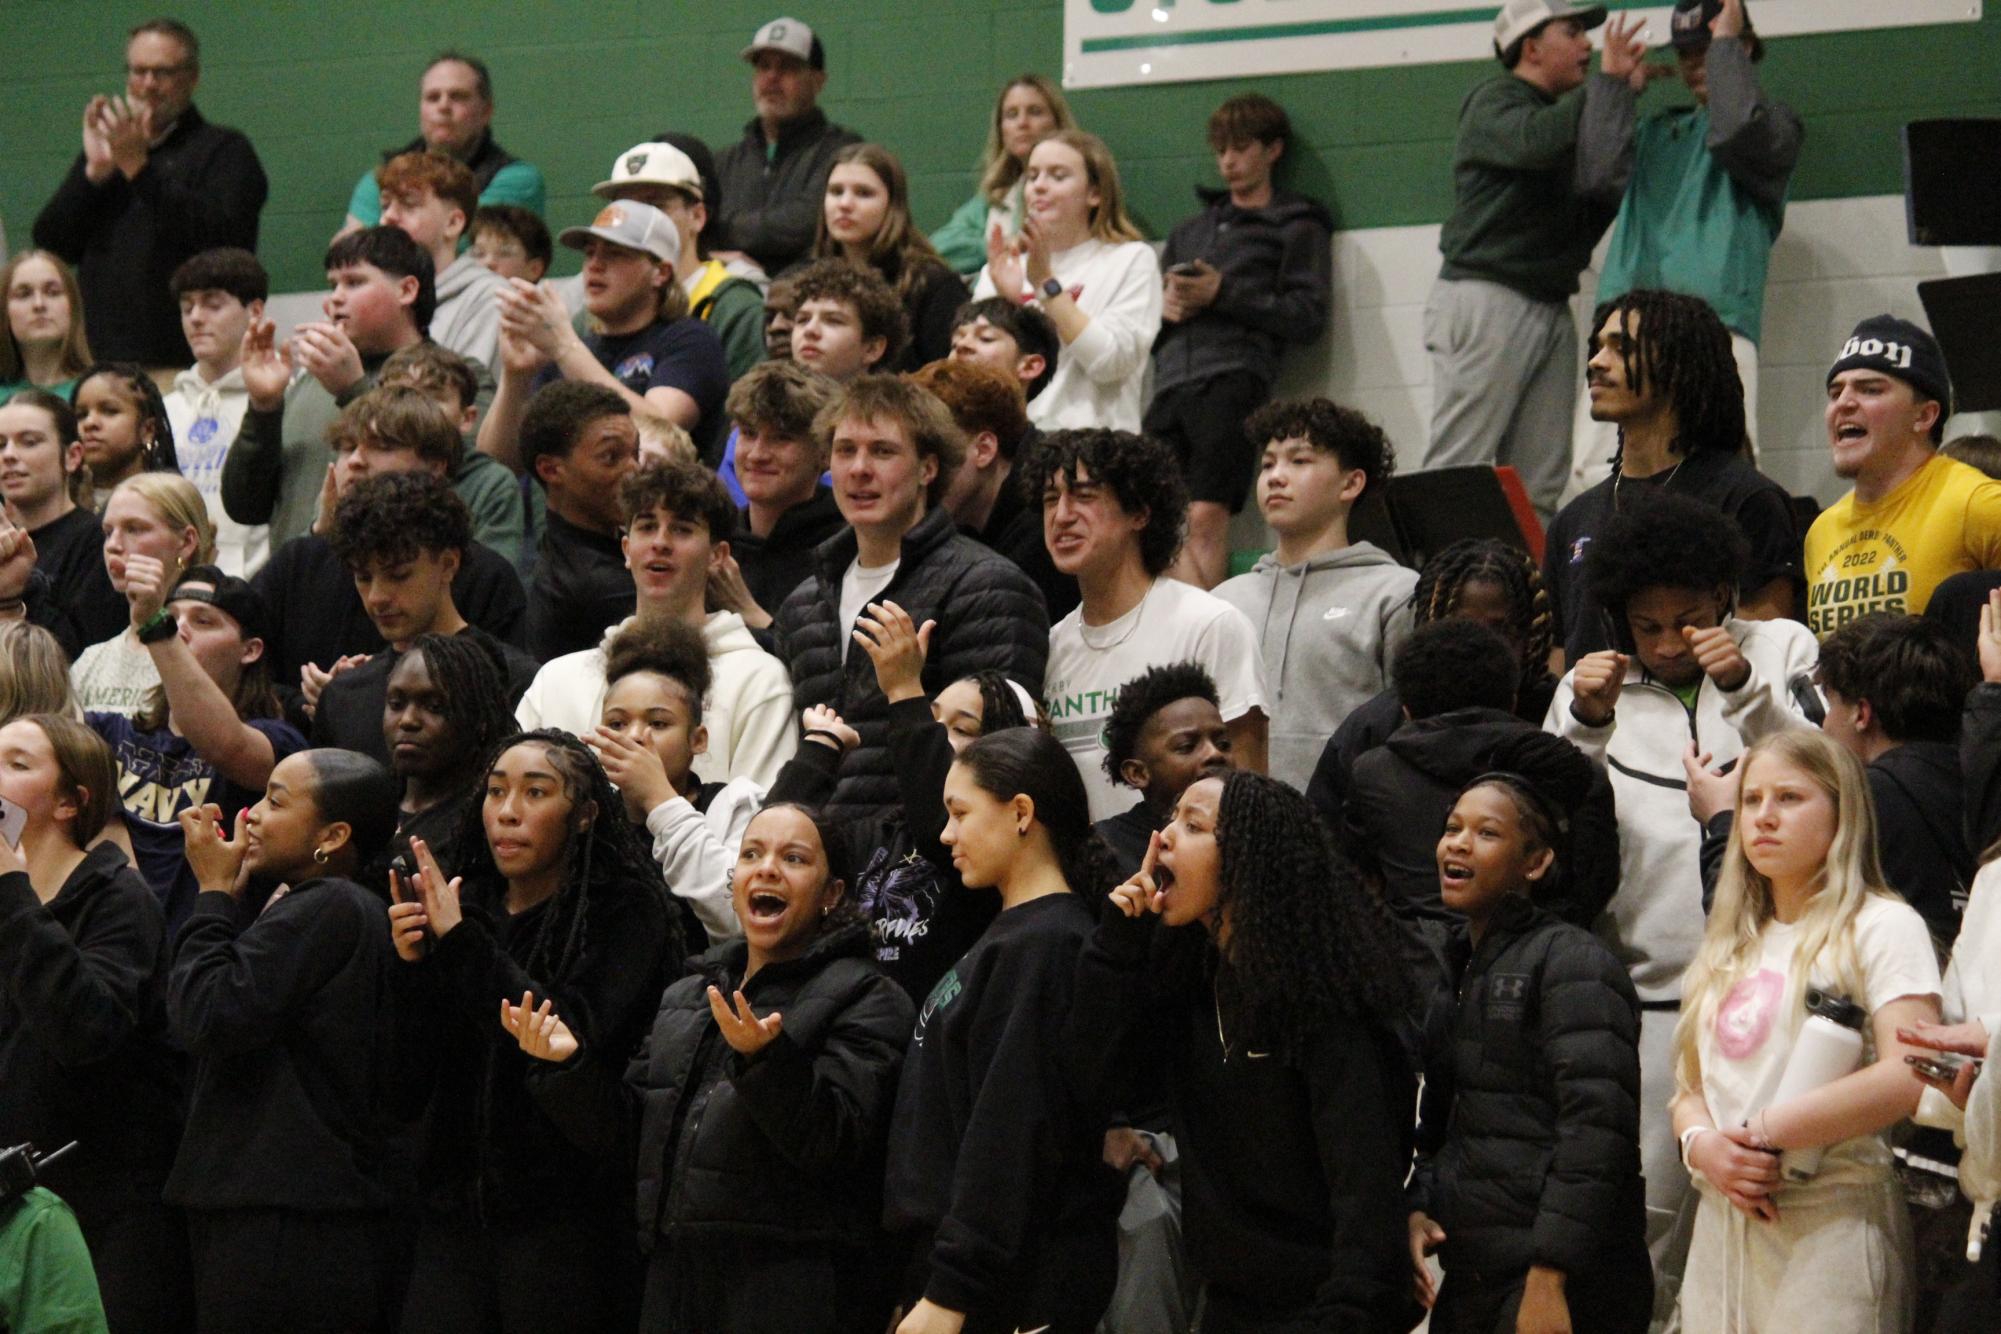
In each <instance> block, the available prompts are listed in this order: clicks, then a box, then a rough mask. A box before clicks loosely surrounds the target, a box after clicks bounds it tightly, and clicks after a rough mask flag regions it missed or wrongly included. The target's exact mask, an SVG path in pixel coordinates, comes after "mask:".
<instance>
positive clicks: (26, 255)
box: [0, 250, 97, 383]
mask: <svg viewBox="0 0 2001 1334" xmlns="http://www.w3.org/2000/svg"><path fill="white" fill-rule="evenodd" d="M31 259H45V260H47V261H48V262H49V267H50V268H52V269H54V270H55V271H56V277H57V278H58V279H59V280H60V281H61V282H62V285H63V294H64V295H65V296H67V297H68V298H69V332H68V333H66V334H64V335H63V350H62V363H61V369H62V373H63V375H64V376H65V377H66V378H70V379H74V378H75V377H77V376H79V375H82V374H83V373H84V372H85V371H87V370H89V369H90V367H91V366H92V364H93V363H94V362H95V361H96V360H97V359H96V358H95V357H93V356H91V355H90V342H89V340H88V339H86V338H85V337H84V336H83V289H82V288H81V287H78V286H77V285H76V271H75V270H73V269H71V268H70V266H69V265H67V264H65V263H63V258H62V256H61V255H57V254H52V253H51V252H49V251H47V250H23V251H22V252H21V253H20V254H18V255H16V256H14V257H13V258H12V259H10V260H8V261H7V262H6V264H5V265H0V296H5V295H6V294H7V293H8V292H11V291H12V290H13V289H14V274H15V273H16V272H17V271H18V270H19V269H20V267H21V266H22V265H23V264H26V263H27V262H28V261H29V260H31ZM27 373H28V366H27V361H26V359H25V358H24V357H23V356H22V355H21V345H20V344H19V343H17V342H15V341H14V322H13V321H12V320H0V383H4V382H6V381H10V380H18V379H20V378H21V377H22V376H24V375H26V374H27Z"/></svg>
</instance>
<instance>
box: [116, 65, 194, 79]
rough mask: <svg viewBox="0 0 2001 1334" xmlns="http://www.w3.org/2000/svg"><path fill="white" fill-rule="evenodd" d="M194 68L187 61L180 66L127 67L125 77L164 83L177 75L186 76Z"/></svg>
mask: <svg viewBox="0 0 2001 1334" xmlns="http://www.w3.org/2000/svg"><path fill="white" fill-rule="evenodd" d="M192 68H193V66H192V65H190V64H189V63H187V62H185V61H184V62H182V63H181V64H178V65H127V66H126V67H125V75H126V77H127V78H129V79H133V80H140V81H143V80H146V79H153V80H156V81H158V82H161V83H164V82H166V81H167V80H168V79H171V78H174V77H175V76H177V75H181V74H186V73H187V72H188V71H189V70H190V69H192Z"/></svg>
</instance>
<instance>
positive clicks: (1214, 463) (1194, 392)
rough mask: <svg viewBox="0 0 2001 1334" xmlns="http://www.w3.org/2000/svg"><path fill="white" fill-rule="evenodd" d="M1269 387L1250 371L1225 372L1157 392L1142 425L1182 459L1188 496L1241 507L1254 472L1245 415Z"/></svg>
mask: <svg viewBox="0 0 2001 1334" xmlns="http://www.w3.org/2000/svg"><path fill="white" fill-rule="evenodd" d="M1270 397H1271V387H1270V386H1269V385H1267V384H1266V383H1265V382H1264V380H1263V379H1262V378H1260V377H1259V376H1257V375H1256V374H1254V373H1252V372H1250V371H1228V372H1226V373H1224V374H1222V375H1218V376H1214V377H1212V378H1210V379H1207V380H1196V381H1193V382H1191V383H1189V384H1178V385H1175V386H1174V387H1173V388H1172V389H1168V390H1165V391H1163V392H1161V393H1158V394H1155V395H1154V398H1153V404H1152V406H1151V407H1149V408H1147V410H1146V420H1145V421H1144V422H1143V423H1141V427H1140V429H1142V430H1143V431H1145V432H1146V433H1147V434H1148V435H1150V436H1152V437H1154V438H1155V439H1156V440H1159V441H1160V442H1161V443H1162V444H1164V445H1166V446H1167V447H1168V448H1170V449H1172V450H1173V451H1174V453H1175V457H1177V458H1179V459H1180V460H1181V475H1182V477H1183V478H1184V479H1186V481H1187V482H1188V498H1189V499H1190V500H1206V501H1209V502H1211V503H1213V504H1217V505H1228V506H1229V507H1230V513H1232V514H1235V513H1236V512H1237V511H1239V510H1241V509H1243V507H1244V501H1245V500H1246V499H1247V498H1249V496H1250V494H1251V479H1252V478H1253V477H1254V476H1256V475H1257V468H1258V454H1259V452H1260V450H1259V448H1258V446H1257V445H1253V444H1252V443H1251V440H1250V437H1248V436H1246V435H1245V434H1244V419H1245V418H1247V417H1249V416H1250V415H1251V414H1252V413H1253V412H1256V411H1257V410H1258V409H1259V408H1261V407H1263V406H1264V403H1265V400H1266V399H1268V398H1270Z"/></svg>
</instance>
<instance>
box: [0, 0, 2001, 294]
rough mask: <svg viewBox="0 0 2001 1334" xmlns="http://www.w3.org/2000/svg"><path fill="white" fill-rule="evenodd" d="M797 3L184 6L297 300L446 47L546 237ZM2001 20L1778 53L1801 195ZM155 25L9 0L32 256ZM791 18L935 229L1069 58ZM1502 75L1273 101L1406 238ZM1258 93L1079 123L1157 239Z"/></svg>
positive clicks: (834, 104)
mask: <svg viewBox="0 0 2001 1334" xmlns="http://www.w3.org/2000/svg"><path fill="white" fill-rule="evenodd" d="M778 3H780V0H702V3H695V2H694V0H592V2H591V3H588V4H575V3H564V4H539V3H538V4H530V3H502V2H501V0H457V3H452V4H449V5H447V4H438V3H428V4H415V3H408V2H407V0H404V2H398V0H321V2H320V3H299V2H298V0H266V2H264V3H253V2H250V0H241V2H237V0H232V2H231V3H208V4H184V5H182V6H180V7H179V8H178V10H177V11H176V12H178V13H180V14H181V15H182V16H183V17H184V18H185V19H187V20H188V21H189V22H190V23H192V24H193V25H194V26H195V28H196V30H197V31H198V32H200V34H201V36H202V40H203V46H204V66H205V74H204V83H203V87H202V91H201V93H200V97H199V100H200V104H201V106H202V108H203V110H204V112H205V113H206V114H207V115H209V116H210V117H211V118H212V119H215V120H219V121H221V122H223V123H225V124H229V125H235V126H238V127H239V128H242V129H244V130H246V131H248V132H249V133H250V135H251V137H252V139H253V140H254V141H255V142H256V144H257V148H258V152H259V153H260V155H261V156H262V157H263V160H264V165H265V169H266V171H267V172H268V173H269V174H270V176H271V182H272V195H271V201H270V203H269V204H268V205H267V206H266V208H265V212H264V234H263V251H264V255H265V259H266V262H267V263H268V264H269V265H270V267H271V269H272V272H273V276H274V278H275V280H276V282H277V284H278V285H279V286H280V287H281V288H294V289H296V288H304V287H311V286H316V285H317V284H318V282H319V277H320V262H319V261H320V254H321V251H322V249H323V248H324V243H325V240H326V238H327V237H328V236H329V235H330V234H331V233H332V232H333V230H334V229H335V227H337V226H338V225H339V222H340V219H341V214H342V206H343V205H344V204H345V203H346V200H347V195H348V191H349V189H350V187H351V186H352V185H353V183H354V179H355V177H356V176H357V175H359V173H360V172H361V171H362V169H363V168H365V167H367V166H369V165H371V164H372V163H373V162H374V161H375V155H376V153H377V152H378V151H379V150H380V149H382V148H384V147H387V146H389V145H392V144H397V143H401V142H403V141H404V140H406V139H408V138H409V137H410V136H411V135H412V134H414V133H415V132H416V84H417V76H418V72H419V70H420V68H421V66H422V64H423V62H424V60H425V58H426V57H427V56H428V55H429V54H430V53H431V52H432V51H434V50H436V49H438V48H440V47H443V46H446V45H456V46H462V47H464V48H465V49H467V50H469V51H473V52H476V53H479V54H481V55H483V56H484V57H485V58H486V60H487V61H488V62H489V64H491V66H492V67H493V71H494V80H495V85H496V92H497V97H498V101H499V104H500V111H499V116H498V119H497V122H496V125H497V129H498V132H499V135H500V137H501V140H502V141H503V142H504V143H505V144H506V145H507V146H508V147H509V148H510V149H511V150H513V151H514V152H515V153H516V154H518V155H520V156H522V157H525V158H527V159H529V160H531V161H533V162H535V163H537V164H539V165H540V166H541V167H542V169H543V171H544V172H545V173H546V175H547V176H548V178H549V183H550V201H549V202H550V221H551V222H552V223H554V224H556V225H557V226H564V225H569V224H571V223H575V222H578V221H582V220H583V219H584V218H585V217H587V216H588V214H589V213H590V211H591V205H590V203H589V201H588V198H587V191H588V190H589V188H590V186H591V185H592V183H594V182H596V181H598V180H600V179H602V175H603V172H604V170H605V168H606V167H607V166H608V164H609V163H610V162H611V159H612V157H613V156H614V155H615V154H616V153H618V152H619V151H620V150H622V149H624V148H625V147H626V146H627V145H629V144H631V143H633V142H636V141H638V140H639V139H642V138H644V137H645V136H647V135H648V134H651V133H653V132H655V131H657V130H660V129H664V128H668V127H670V126H671V127H675V128H681V129H686V130H692V131H694V132H696V133H698V134H701V135H703V136H704V137H706V138H707V139H708V140H709V141H710V143H711V144H714V145H717V146H720V145H722V144H725V143H727V142H729V141H731V140H733V139H734V138H736V137H737V135H738V134H739V133H740V132H741V126H742V124H743V122H744V120H745V119H746V118H747V117H748V116H749V114H750V98H749V92H748V76H747V73H746V70H745V67H744V66H743V65H742V64H741V63H739V62H738V60H737V58H736V54H737V51H738V50H739V49H740V48H741V47H742V45H743V43H744V42H745V41H746V40H747V39H748V37H749V35H750V33H751V32H752V31H753V30H754V29H755V27H756V25H757V24H758V23H759V22H760V21H761V20H763V19H766V18H770V17H772V16H773V14H774V11H775V10H776V9H777V5H778ZM1988 11H1989V12H1988V16H1987V17H1986V18H1985V19H1983V20H1982V21H1980V22H1978V23H1974V24H1948V25H1943V26H1934V27H1923V28H1908V29H1900V30H1889V31H1878V32H1858V33H1837V34H1832V35H1827V36H1815V37H1801V38H1791V39H1784V40H1781V41H1779V42H1777V43H1775V44H1774V47H1773V50H1772V52H1771V55H1770V57H1769V58H1768V60H1767V62H1766V71H1767V73H1766V78H1767V81H1768V84H1769V86H1770V87H1771V89H1772V90H1773V91H1774V92H1775V93H1776V94H1777V95H1778V96H1780V97H1782V98H1784V99H1786V100H1787V101H1789V102H1791V103H1792V104H1793V105H1794V106H1796V107H1798V108H1799V109H1800V111H1801V112H1802V113H1803V114H1804V115H1805V116H1806V118H1807V123H1808V127H1809V135H1808V140H1807V148H1806V155H1805V157H1804V159H1803V160H1802V162H1801V164H1800V171H1799V177H1798V180H1797V182H1796V185H1795V195H1796V196H1797V197H1800V198H1824V197H1830V196H1833V197H1839V196H1847V195H1858V194H1880V193H1887V192H1894V191H1896V190H1898V189H1900V188H1901V182H1900V173H1899V155H1898V147H1897V130H1898V127H1899V126H1900V125H1901V124H1902V123H1903V122H1904V121H1906V120H1910V119H1914V118H1918V117H1924V116H1935V115H1944V114H1955V115H1997V114H2001V79H1998V78H1997V77H1996V76H1997V74H2001V6H1994V5H1990V6H1988ZM157 12H159V7H158V6H156V5H155V4H153V3H150V2H149V3H144V4H128V3H124V0H0V31H4V32H5V33H6V35H7V56H8V59H7V62H6V63H7V85H8V86H7V93H6V96H5V98H4V99H0V217H4V219H5V221H6V223H7V227H8V233H9V239H10V240H11V242H12V243H13V244H14V245H15V246H16V247H19V246H22V245H25V244H26V243H27V238H28V233H29V230H30V228H31V226H32V224H33V221H34V216H35V213H36V212H37V210H38V209H39V208H40V207H41V204H42V201H43V200H44V199H46V198H47V196H48V194H49V193H50V192H51V191H52V190H53V189H54V188H55V185H56V182H57V181H58V180H59V179H60V177H61V174H62V172H63V171H64V170H65V169H66V166H67V164H68V162H69V160H70V158H71V157H72V156H73V155H74V154H75V152H76V142H77V133H78V118H79V115H80V112H81V109H82V106H83V103H84V101H85V100H86V99H87V98H88V97H89V96H90V95H91V94H92V93H94V92H100V91H107V92H108V91H115V90H117V88H118V87H119V86H120V85H121V84H122V74H121V69H122V63H121V52H122V34H123V31H124V29H125V27H127V26H129V24H130V23H131V22H133V21H136V20H138V19H141V18H145V17H149V16H150V15H151V14H153V13H157ZM794 12H796V13H798V14H799V16H800V17H803V18H805V19H807V20H808V21H810V22H813V23H815V24H816V25H817V26H818V28H819V30H820V31H821V33H822V34H823V36H824V38H825V39H826V43H827V46H828V50H829V53H830V66H831V71H832V80H831V83H830V85H829V91H828V96H827V99H826V105H827V107H828V110H829V113H830V114H831V115H833V116H834V118H835V119H837V120H839V121H841V122H843V123H845V124H848V125H851V126H853V127H855V128H856V129H858V130H859V131H861V132H862V133H864V134H866V135H869V136H870V137H873V138H877V139H880V140H881V141H883V142H885V143H887V144H889V145H890V146H891V147H892V148H894V149H895V150H896V151H897V152H898V153H900V154H901V155H902V157H903V159H904V162H905V164H906V165H907V167H908V168H909V170H910V173H911V177H912V180H913V190H914V192H915V199H916V206H917V210H918V216H919V220H920V221H921V222H923V223H925V224H926V225H927V226H935V225H936V224H937V223H939V222H942V221H943V219H944V216H945V214H946V213H947V212H949V211H950V209H951V208H952V207H954V206H955V205H957V204H958V203H959V202H960V201H962V200H963V199H964V198H965V197H966V196H967V194H968V193H969V192H970V179H971V171H972V165H973V162H974V160H975V159H976V158H977V156H978V153H979V148H980V144H981V142H982V139H983V136H984V133H985V118H986V116H987V115H988V114H989V110H990V107H991V99H992V97H993V94H994V91H995V89H996V88H997V86H998V85H999V83H1000V82H1002V81H1003V80H1004V79H1005V78H1006V77H1007V76H1008V75H1010V74H1013V73H1015V72H1017V71H1019V70H1022V69H1037V70H1042V71H1045V72H1049V73H1052V74H1053V73H1055V72H1056V71H1057V70H1058V68H1059V66H1060V63H1061V54H1062V29H1063V18H1062V6H1061V4H1060V2H1059V0H1013V2H1012V3H1008V2H1007V0H928V2H927V3H922V4H917V3H903V4H891V3H882V0H845V2H844V3H841V4H838V5H826V4H819V5H814V4H800V5H797V6H796V7H795V9H794ZM1753 12H1754V14H1755V6H1754V8H1753ZM1493 69H1494V66H1492V65H1482V64H1477V63H1475V64H1466V63H1460V64H1450V65H1431V66H1422V67H1415V68H1411V67H1400V68H1393V69H1377V70H1359V71H1349V72H1340V73H1327V74H1302V75H1288V76H1284V77H1276V78H1272V79H1268V80H1263V81H1261V82H1259V83H1258V84H1257V86H1259V87H1261V88H1262V89H1263V90H1264V91H1266V92H1268V93H1270V94H1272V95H1273V96H1275V97H1277V98H1279V99H1280V100H1281V101H1283V102H1284V103H1285V104H1286V106H1287V107H1288V108H1289V109H1290V111H1291V112H1292V115H1293V119H1294V123H1295V125H1296V126H1297V128H1298V131H1299V134H1300V142H1299V144H1298V146H1297V147H1298V152H1297V154H1296V158H1295V161H1294V164H1293V169H1292V180H1293V183H1294V184H1295V186H1297V187H1298V188H1302V189H1306V190H1309V191H1312V192H1315V193H1318V194H1320V195H1321V196H1322V197H1324V198H1326V199H1327V200H1328V201H1329V202H1330V203H1331V204H1332V205H1333V207H1334V208H1335V210H1336V213H1337V215H1338V217H1339V218H1340V220H1341V223H1342V225H1343V226H1346V227H1370V226H1387V225H1396V224H1406V223H1420V222H1432V221H1437V220H1439V219H1440V218H1442V217H1443V216H1444V214H1445V211H1446V209H1447V208H1448V207H1449V205H1450V200H1451V194H1450V182H1449V179H1448V176H1447V172H1446V162H1447V158H1448V154H1449V149H1450V141H1451V137H1452V130H1453V123H1454V120H1455V117H1456V114H1457V109H1458V104H1459V99H1460V97H1461V96H1462V94H1463V93H1464V91H1465V90H1466V88H1467V87H1468V86H1470V85H1471V84H1472V83H1473V82H1475V81H1476V80H1477V79H1479V78H1482V77H1485V75H1486V74H1487V73H1489V72H1490V71H1492V70H1493ZM1250 86H1252V84H1251V82H1249V81H1225V82H1218V83H1192V84H1169V85H1165V86H1161V87H1157V88H1121V89H1111V90H1105V91H1096V92H1089V93H1082V94H1079V95H1077V96H1076V98H1075V99H1074V105H1075V107H1076V110H1077V112H1078V114H1079V116H1080V117H1081V119H1082V120H1083V122H1084V124H1085V125H1086V126H1088V127H1089V128H1091V129H1093V130H1096V131H1097V132H1099V133H1100V134H1102V135H1104V136H1105V138H1106V139H1107V140H1109V141H1110V143H1111V144H1112V147H1113V149H1114V151H1115V152H1116V153H1117V154H1118V156H1119V160H1120V162H1121V165H1122V168H1123V170H1124V173H1125V177H1126V181H1127V184H1128V189H1129V191H1130V193H1131V195H1132V197H1133V204H1134V207H1135V211H1136V213H1137V214H1138V216H1139V218H1140V220H1141V222H1142V224H1143V225H1144V226H1145V227H1146V229H1147V230H1148V232H1149V233H1150V234H1154V235H1159V234H1161V233H1163V232H1164V231H1165V230H1166V229H1167V228H1169V227H1170V226H1172V225H1173V223H1174V221H1175V220H1176V219H1177V218H1179V217H1180V216H1181V215H1183V214H1184V213H1186V212H1187V211H1188V210H1189V208H1190V196H1189V183H1190V182H1191V181H1193V180H1197V179H1207V178H1208V173H1209V170H1210V168H1209V163H1208V156H1207V152H1206V149H1205V147H1204V144H1203V125H1204V122H1205V120H1206V117H1207V115H1208V113H1209V110H1210V108H1211V107H1212V106H1213V105H1214V104H1215V103H1216V102H1217V101H1218V100H1220V99H1221V98H1222V97H1224V96H1226V95H1228V94H1229V93H1230V92H1234V91H1238V90H1240V89H1242V88H1245V87H1250ZM1665 95H1666V96H1669V97H1672V96H1674V95H1675V94H1674V92H1673V91H1672V89H1670V90H1669V91H1668V92H1667V93H1666V94H1665ZM1649 96H1650V98H1660V97H1662V96H1663V93H1662V90H1661V89H1660V88H1658V87H1657V88H1656V89H1655V90H1654V92H1652V93H1651V94H1649ZM1886 239H1887V238H1886ZM559 267H561V266H560V265H559Z"/></svg>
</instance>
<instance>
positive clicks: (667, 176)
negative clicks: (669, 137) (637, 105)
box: [591, 143, 702, 202]
mask: <svg viewBox="0 0 2001 1334" xmlns="http://www.w3.org/2000/svg"><path fill="white" fill-rule="evenodd" d="M622 185H665V186H671V187H672V188H674V189H676V190H680V191H683V192H684V193H686V194H688V195H689V196H691V197H693V198H694V199H695V200H696V201H698V202H699V201H700V200H701V198H702V173H701V172H700V171H699V170H697V169H696V167H695V160H694V159H693V158H691V157H689V156H688V155H687V154H686V153H683V152H682V151H681V150H680V149H678V148H676V147H674V145H672V144H663V143H646V144H634V145H633V146H632V147H630V148H628V149H626V150H625V151H624V152H623V153H620V154H619V155H618V160H617V161H616V162H613V163H612V164H611V179H610V180H608V181H599V182H598V183H597V184H596V185H593V186H592V187H591V193H592V194H594V195H601V196H603V197H604V198H606V199H609V198H611V196H612V193H613V192H614V191H616V190H617V189H618V188H619V187H620V186H622Z"/></svg>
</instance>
